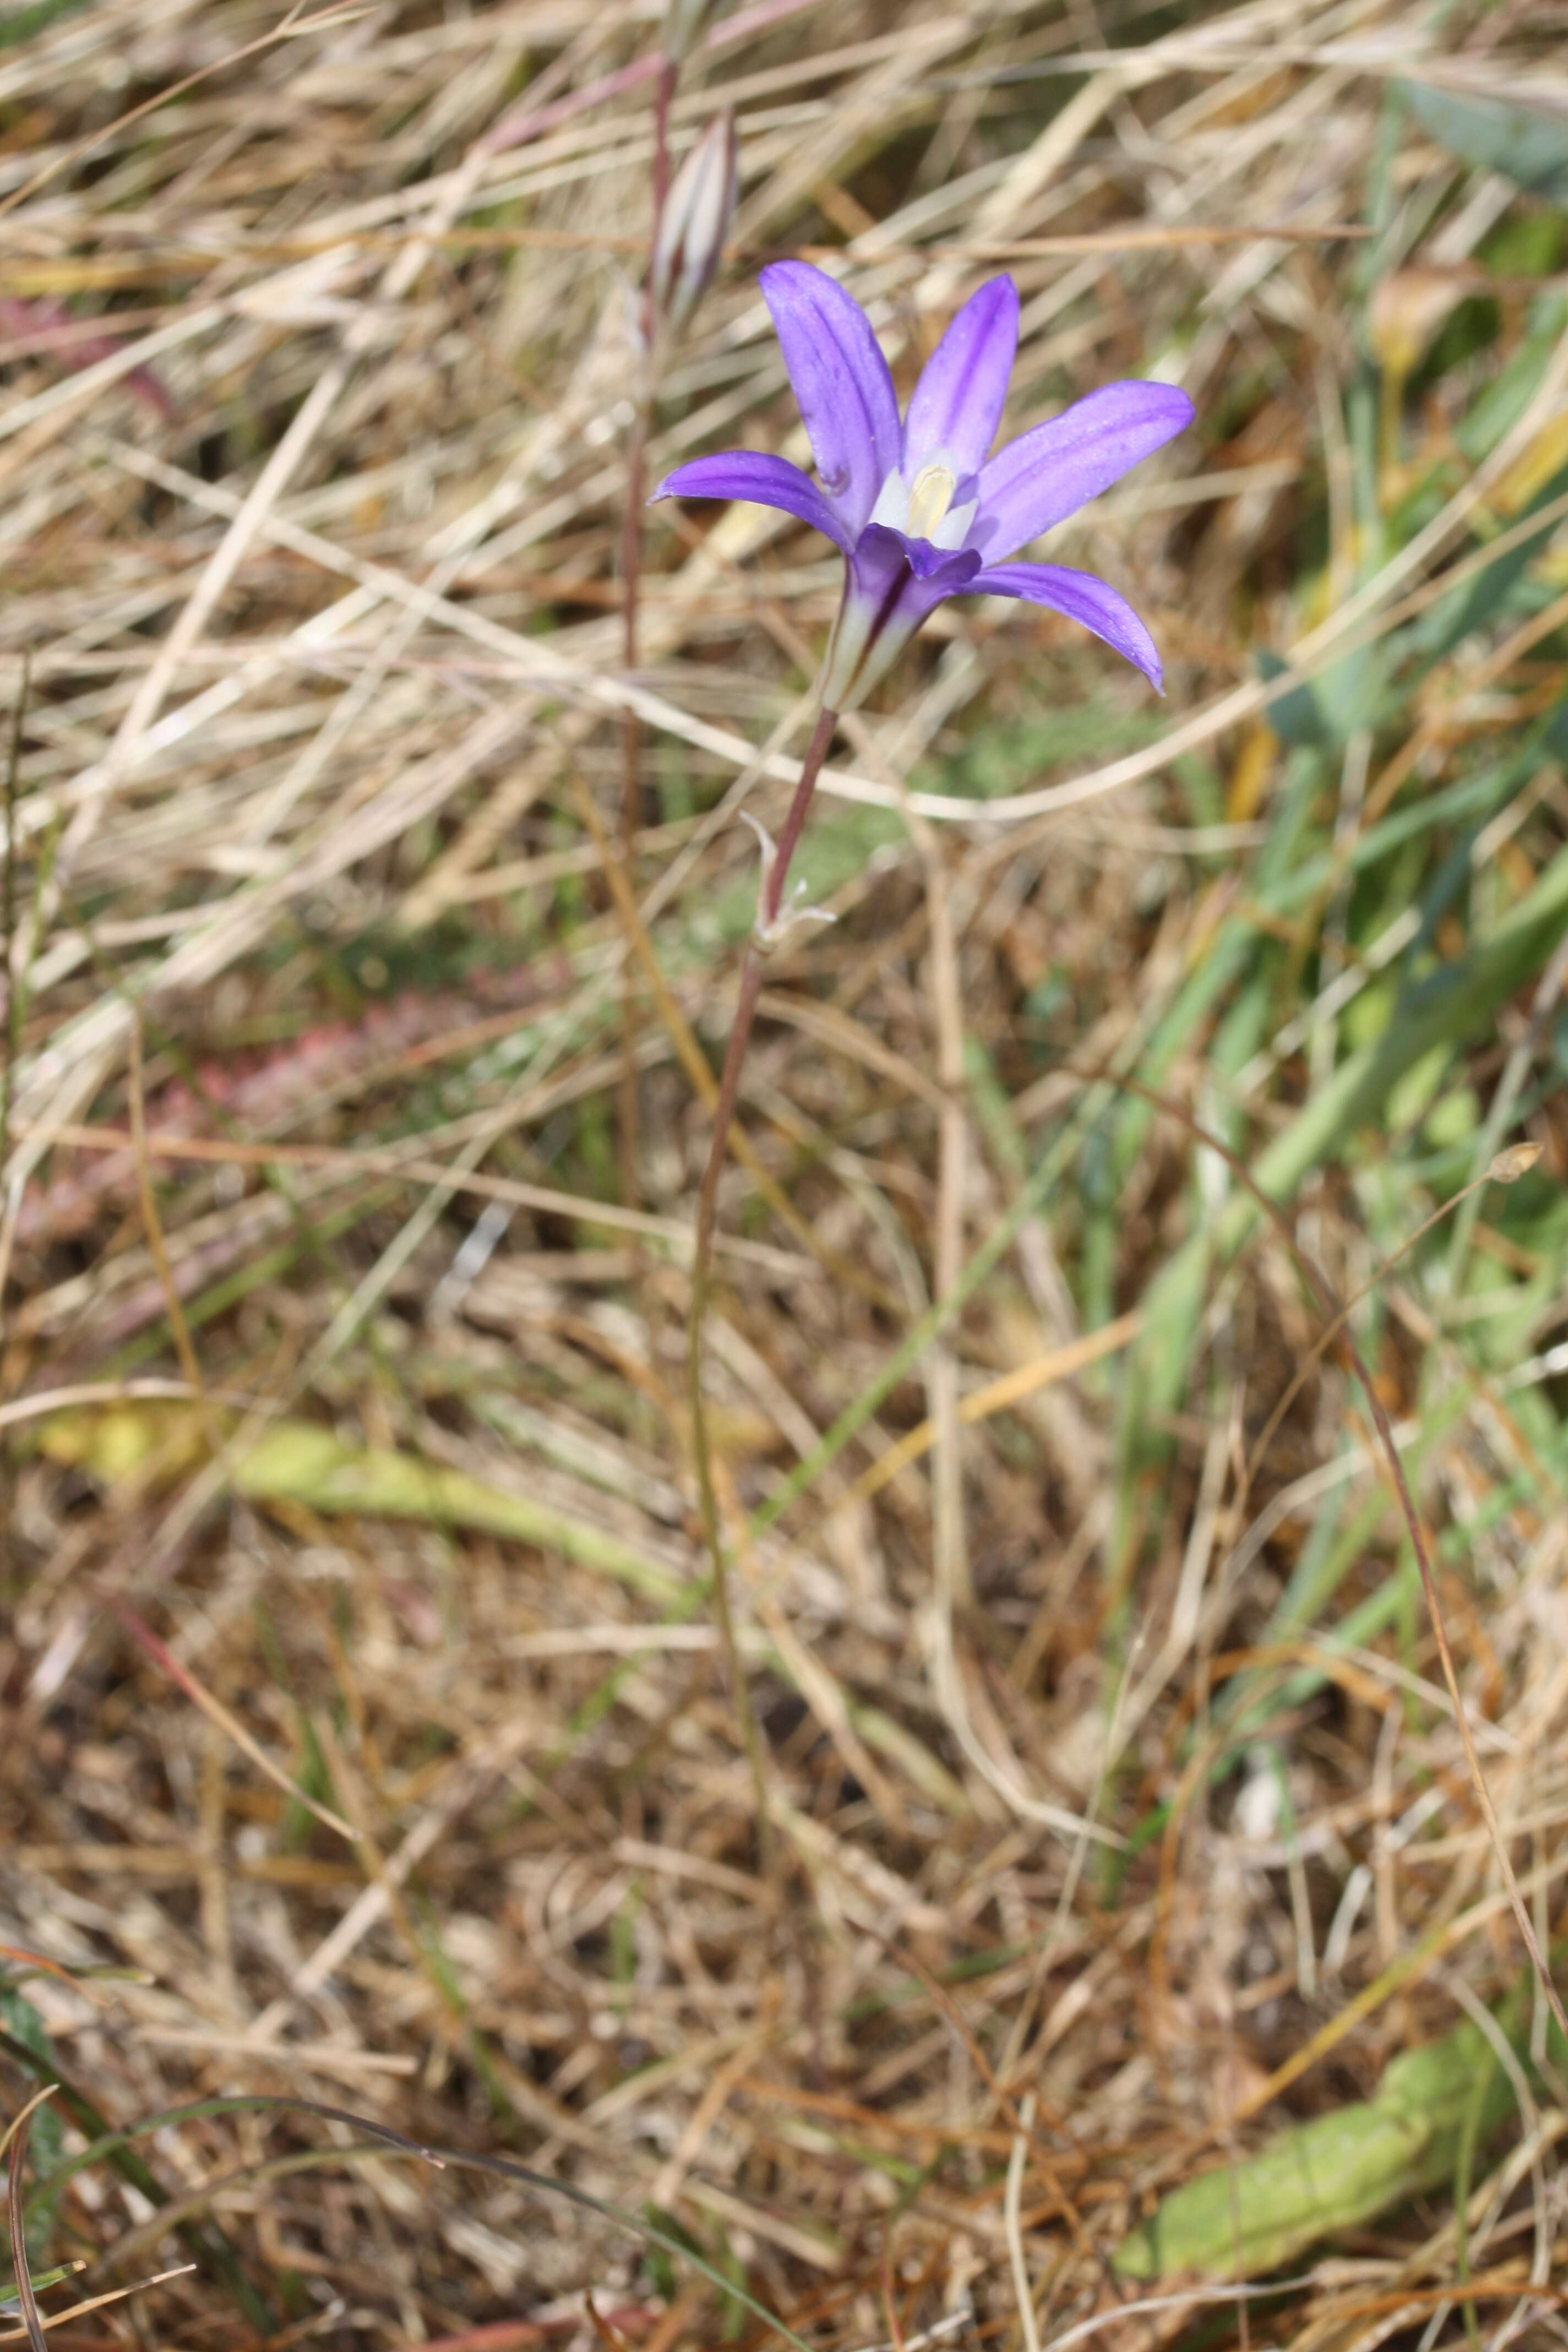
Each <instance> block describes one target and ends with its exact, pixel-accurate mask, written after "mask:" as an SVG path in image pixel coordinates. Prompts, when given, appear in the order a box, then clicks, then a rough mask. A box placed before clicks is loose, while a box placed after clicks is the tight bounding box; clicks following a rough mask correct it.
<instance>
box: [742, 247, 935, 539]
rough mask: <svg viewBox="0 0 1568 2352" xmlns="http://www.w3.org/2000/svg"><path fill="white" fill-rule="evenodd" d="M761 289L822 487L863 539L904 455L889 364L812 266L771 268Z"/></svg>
mask: <svg viewBox="0 0 1568 2352" xmlns="http://www.w3.org/2000/svg"><path fill="white" fill-rule="evenodd" d="M762 289H763V299H765V301H766V303H767V306H768V309H769V310H770V311H771V312H772V313H773V325H774V327H775V328H776V329H777V331H778V339H779V341H780V343H781V344H782V345H783V347H784V365H785V367H786V368H787V369H788V370H789V380H790V383H792V384H793V385H794V387H795V399H796V400H797V401H798V402H799V404H800V413H801V416H802V418H803V419H804V420H805V429H806V434H807V436H808V437H809V439H810V442H811V453H812V456H813V457H815V458H816V470H817V472H818V473H819V474H820V475H821V477H822V487H823V488H824V489H825V490H826V492H827V495H828V497H829V498H830V499H832V500H833V503H834V505H835V506H836V507H837V509H838V511H839V513H840V514H841V515H842V516H843V518H844V520H845V521H846V523H847V525H848V527H849V529H850V530H852V531H855V532H858V531H860V530H863V529H864V527H865V525H866V522H867V520H868V517H869V515H870V512H871V509H872V508H873V506H874V505H875V504H876V502H877V493H878V491H879V489H880V488H881V487H882V484H883V482H884V481H885V480H886V479H887V478H888V476H889V474H890V473H893V472H894V471H895V470H896V469H897V467H898V464H899V460H900V456H901V455H902V438H901V436H900V430H899V403H898V399H897V396H896V394H894V391H893V379H892V377H891V376H890V375H889V373H888V362H887V361H886V360H885V359H884V358H883V357H882V353H881V349H880V347H879V343H878V341H877V338H876V336H875V335H874V334H873V333H872V332H871V322H870V320H868V318H867V316H866V313H865V312H864V310H861V308H860V306H859V304H858V302H857V301H855V300H853V299H852V298H851V297H850V296H849V295H847V294H846V292H845V291H844V289H843V287H842V286H839V285H837V284H836V283H835V282H834V280H833V279H832V278H829V277H828V276H827V275H826V272H825V271H823V270H820V269H814V268H812V267H811V264H810V263H809V262H806V261H774V262H771V263H770V264H769V266H768V268H766V269H764V270H763V273H762Z"/></svg>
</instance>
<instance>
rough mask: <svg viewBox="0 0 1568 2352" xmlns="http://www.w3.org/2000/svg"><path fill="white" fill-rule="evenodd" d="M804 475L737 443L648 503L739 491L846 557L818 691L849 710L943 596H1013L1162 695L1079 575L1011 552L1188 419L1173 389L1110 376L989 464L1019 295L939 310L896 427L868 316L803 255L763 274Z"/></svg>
mask: <svg viewBox="0 0 1568 2352" xmlns="http://www.w3.org/2000/svg"><path fill="white" fill-rule="evenodd" d="M762 288H763V298H764V299H765V300H766V302H767V306H768V309H769V310H770V311H771V313H772V315H773V325H774V327H775V328H776V330H777V331H778V338H779V341H780V343H781V344H782V345H783V347H784V365H785V367H786V368H787V369H788V370H789V378H790V382H791V383H792V385H793V386H794V388H795V399H796V400H797V401H798V403H799V404H800V413H801V416H802V418H803V419H804V421H805V430H806V435H807V437H808V438H809V440H810V443H811V449H812V455H813V457H815V458H816V470H817V475H818V477H819V479H818V480H817V481H813V480H812V478H811V477H810V475H809V474H805V473H803V472H802V471H801V469H800V467H798V466H792V465H791V464H790V463H789V462H788V460H787V459H786V458H784V457H767V456H764V455H762V454H760V453H758V452H754V451H750V450H732V451H731V452H729V453H728V454H727V455H725V456H723V457H698V458H696V459H694V460H693V462H692V463H691V464H690V465H688V466H679V467H677V468H676V470H675V472H674V473H673V474H670V475H668V476H667V477H666V478H665V479H664V480H663V481H662V482H661V483H660V484H659V486H658V489H657V490H656V491H655V492H654V497H655V498H656V499H668V498H702V499H751V500H752V501H753V502H754V503H755V504H757V505H759V506H767V507H777V508H780V509H783V511H784V513H786V514H792V515H795V516H797V517H798V518H799V520H801V521H802V522H806V523H810V524H811V526H812V527H813V529H814V530H819V531H821V532H822V533H823V535H824V537H825V538H827V539H830V540H831V541H833V543H834V545H835V546H836V547H837V548H839V549H841V550H842V551H843V554H844V557H845V562H846V565H847V571H846V576H845V583H844V602H843V604H842V606H841V608H840V611H839V614H838V620H837V625H836V627H835V629H834V634H833V642H832V645H831V646H830V647H829V649H828V656H827V667H826V675H825V677H824V679H823V688H822V698H823V701H824V704H825V705H826V708H827V709H830V710H839V711H842V710H846V709H852V708H853V706H854V705H855V704H856V703H857V702H858V701H859V700H860V699H861V698H863V697H864V696H865V695H866V694H867V693H868V691H869V689H870V688H872V687H873V686H874V685H875V684H876V683H877V681H878V679H879V678H880V677H882V676H883V674H884V673H885V672H886V671H887V669H888V668H889V666H890V665H891V664H892V662H893V661H894V660H896V658H897V657H898V656H899V654H900V652H901V651H902V650H903V648H904V646H907V645H908V643H909V641H910V638H911V637H912V636H913V635H914V633H915V631H916V630H917V629H918V628H919V627H920V625H921V622H922V621H924V620H925V619H926V617H927V615H928V614H931V613H932V612H934V610H935V609H936V607H937V605H938V604H942V603H943V602H944V601H945V599H946V598H948V597H949V596H1017V597H1022V598H1024V599H1025V600H1026V602H1027V603H1029V604H1043V605H1045V606H1047V608H1048V609H1049V610H1050V611H1052V612H1054V613H1062V614H1066V615H1067V617H1068V619H1069V620H1073V621H1077V622H1079V623H1080V624H1081V625H1082V626H1083V627H1084V628H1086V629H1089V630H1091V631H1092V632H1093V634H1094V635H1096V636H1097V637H1100V638H1103V639H1104V641H1105V643H1106V644H1107V645H1109V646H1114V647H1115V649H1116V651H1117V652H1118V653H1119V654H1123V655H1125V656H1126V658H1127V659H1128V660H1129V661H1130V662H1132V663H1134V664H1135V665H1136V666H1137V667H1138V668H1139V669H1141V670H1142V673H1143V675H1144V677H1147V678H1148V679H1149V680H1150V681H1151V682H1152V685H1153V686H1154V687H1155V688H1156V689H1157V690H1162V691H1163V688H1162V684H1161V672H1160V656H1159V654H1158V653H1157V652H1156V650H1155V647H1154V641H1153V639H1152V637H1151V635H1149V632H1148V630H1147V629H1146V628H1145V627H1144V625H1143V624H1142V621H1141V620H1140V619H1139V617H1138V615H1137V614H1136V613H1135V612H1134V611H1133V610H1132V607H1131V604H1128V602H1127V601H1126V599H1125V597H1123V596H1121V595H1119V594H1118V593H1117V592H1116V590H1115V589H1114V588H1111V587H1108V586H1107V584H1106V583H1105V582H1104V581H1103V580H1097V579H1096V578H1095V577H1094V575H1093V574H1092V573H1091V572H1069V571H1068V570H1066V569H1065V568H1064V567H1063V566H1062V565H1060V564H1057V563H1017V562H1013V561H1012V559H1013V557H1014V556H1016V553H1017V551H1019V549H1020V548H1025V547H1027V546H1029V545H1030V544H1031V542H1032V541H1035V540H1037V539H1038V538H1040V536H1041V535H1042V534H1043V533H1044V532H1046V531H1047V530H1051V529H1052V527H1053V526H1054V525H1055V524H1057V523H1059V522H1065V521H1066V520H1067V518H1068V516H1069V515H1071V514H1076V513H1077V511H1078V509H1079V507H1081V506H1083V505H1084V504H1085V503H1086V502H1087V501H1088V500H1089V499H1092V498H1096V497H1098V495H1099V494H1100V491H1101V490H1104V489H1108V488H1110V484H1111V483H1112V482H1115V481H1119V480H1120V479H1121V476H1122V475H1123V474H1125V473H1126V472H1127V471H1128V469H1129V467H1132V466H1135V465H1136V464H1137V463H1138V461H1139V459H1140V458H1141V457H1149V456H1150V455H1151V454H1152V451H1154V450H1156V449H1158V448H1159V447H1161V446H1162V445H1163V443H1164V442H1166V441H1168V440H1170V438H1171V437H1172V436H1173V434H1176V433H1179V432H1180V431H1181V430H1182V428H1183V426H1184V425H1188V424H1190V423H1191V421H1192V416H1193V404H1192V402H1191V401H1190V400H1189V399H1188V398H1187V396H1186V394H1185V393H1184V392H1179V391H1178V390H1177V389H1176V387H1175V386H1174V385H1173V384H1166V383H1112V384H1107V385H1105V386H1104V387H1103V388H1102V389H1101V390H1100V391H1099V392H1091V393H1090V394H1089V396H1088V398H1087V399H1084V400H1080V401H1078V402H1076V403H1075V404H1074V405H1073V406H1072V407H1071V408H1069V409H1068V410H1066V411H1065V412H1064V413H1063V415H1060V416H1055V417H1052V418H1051V419H1050V420H1049V422H1048V423H1047V424H1045V425H1036V426H1035V427H1034V428H1033V430H1032V431H1031V432H1028V433H1026V434H1024V435H1022V436H1020V438H1019V439H1018V440H1016V441H1012V442H1009V443H1008V445H1007V446H1006V447H1005V448H1004V449H1000V450H998V451H997V453H996V455H995V456H994V457H992V456H991V454H990V452H991V444H992V442H993V441H994V439H995V437H996V427H997V425H998V424H999V423H1000V422H1001V417H1002V406H1003V403H1004V401H1005V399H1006V396H1007V379H1008V377H1009V375H1010V374H1011V373H1012V369H1013V359H1014V355H1015V353H1016V350H1017V346H1018V295H1017V289H1016V287H1015V286H1014V284H1013V281H1012V279H1011V278H992V279H990V281H989V282H988V283H987V284H986V285H984V286H982V287H981V289H980V290H979V292H978V293H976V294H973V295H972V296H971V298H970V299H969V300H968V301H967V302H966V303H965V304H964V306H963V310H960V311H959V312H958V314H957V316H956V317H955V318H954V319H953V320H952V324H951V325H950V326H949V328H948V330H947V332H946V333H945V334H944V335H943V337H942V341H941V342H940V343H939V344H938V345H937V347H936V349H935V351H934V352H932V353H931V358H930V359H929V360H928V361H927V362H926V365H925V368H924V370H923V371H922V373H921V379H920V382H919V383H917V384H916V386H915V389H914V394H913V396H912V397H911V399H910V406H909V414H908V415H907V416H905V417H904V418H903V419H902V421H901V422H900V416H899V404H898V396H897V394H895V392H894V390H893V379H892V376H891V375H890V373H889V369H888V362H887V361H886V360H885V359H884V358H883V356H882V353H881V350H880V348H879V344H878V341H877V338H876V336H875V335H874V334H873V333H872V331H871V324H870V321H869V320H868V318H867V316H866V314H865V312H864V311H863V310H861V309H860V306H859V304H858V302H856V301H854V300H853V299H852V298H851V297H850V296H849V295H848V294H847V293H846V292H845V291H844V289H843V288H842V287H841V286H839V285H838V284H837V282H836V280H835V279H833V278H829V277H827V276H826V273H825V272H824V271H822V270H820V269H814V268H812V267H811V265H810V264H809V263H808V262H804V261H778V262H773V263H772V264H771V265H770V266H769V267H768V268H766V269H764V270H763V273H762Z"/></svg>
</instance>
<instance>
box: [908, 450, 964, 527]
mask: <svg viewBox="0 0 1568 2352" xmlns="http://www.w3.org/2000/svg"><path fill="white" fill-rule="evenodd" d="M956 488H958V485H957V483H956V481H955V480H954V479H953V478H952V475H951V474H950V473H949V472H948V470H947V467H945V466H922V467H921V469H920V472H919V473H918V474H917V475H916V476H915V478H914V480H913V482H912V483H911V484H910V538H911V539H931V538H934V536H935V534H936V530H937V526H938V525H939V523H941V521H942V518H943V517H944V516H945V514H946V513H947V510H948V509H949V507H950V506H951V505H952V494H953V491H954V490H955V489H956Z"/></svg>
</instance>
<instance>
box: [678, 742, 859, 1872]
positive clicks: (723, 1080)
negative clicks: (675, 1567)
mask: <svg viewBox="0 0 1568 2352" xmlns="http://www.w3.org/2000/svg"><path fill="white" fill-rule="evenodd" d="M837 724H838V714H837V711H836V710H827V709H824V710H822V711H820V712H819V713H818V715H817V720H816V727H815V728H814V729H813V730H812V736H811V740H810V742H809V743H808V744H807V745H806V748H805V759H804V760H803V761H802V762H801V770H800V781H799V782H798V783H797V784H796V786H795V798H794V799H793V800H792V801H791V803H790V804H789V814H788V815H787V816H786V817H785V819H784V830H783V832H782V833H781V834H780V835H779V839H778V847H777V849H776V851H775V852H774V854H773V863H772V865H771V866H768V867H767V868H766V869H765V870H764V873H763V887H762V891H761V894H760V899H759V906H758V912H757V927H756V929H755V930H754V931H753V932H752V937H751V939H750V940H749V941H748V942H747V946H746V961H745V962H744V964H743V965H742V971H741V992H740V995H739V997H738V999H737V1000H736V1004H735V1017H734V1020H733V1021H732V1022H731V1024H730V1042H729V1044H728V1045H727V1046H726V1047H725V1050H724V1068H723V1072H722V1074H721V1077H720V1080H719V1099H718V1101H717V1102H716V1103H715V1104H714V1106H713V1136H712V1140H711V1141H710V1144H709V1147H708V1165H707V1166H706V1168H705V1169H704V1170H703V1171H702V1187H701V1190H700V1192H699V1193H698V1195H697V1224H696V1231H695V1235H694V1239H693V1247H692V1258H691V1308H690V1317H689V1322H688V1324H687V1348H686V1375H687V1395H688V1402H689V1408H690V1412H691V1450H692V1454H693V1456H694V1458H695V1461H696V1465H697V1494H698V1503H699V1507H700V1512H701V1517H702V1537H703V1541H704V1542H705V1544H706V1545H707V1547H708V1555H709V1558H710V1560H711V1562H712V1566H713V1613H714V1616H715V1617H716V1618H717V1620H718V1623H719V1638H720V1641H721V1643H722V1644H723V1650H724V1659H725V1664H726V1665H727V1666H728V1668H729V1673H730V1683H731V1691H732V1694H733V1696H734V1701H735V1712H736V1714H737V1716H738V1717H739V1718H740V1724H741V1732H742V1738H743V1740H744V1743H745V1748H746V1757H747V1761H748V1762H749V1763H750V1765H751V1768H752V1786H753V1789H754V1790H755V1794H756V1802H757V1844H758V1851H759V1859H760V1861H761V1862H762V1864H763V1867H764V1869H765V1868H767V1867H768V1866H769V1865H770V1864H771V1862H772V1855H773V1831H772V1823H771V1821H770V1817H769V1812H768V1783H767V1772H766V1769H765V1765H764V1759H763V1744H762V1737H761V1734H760V1733H759V1731H758V1728H757V1719H756V1717H755V1716H754V1714H753V1713H752V1700H751V1692H750V1689H749V1686H748V1685H747V1681H746V1675H745V1669H744V1666H743V1664H742V1659H741V1653H740V1648H739V1645H738V1643H737V1642H736V1639H735V1621H734V1615H733V1612H732V1610H731V1601H730V1577H729V1570H728V1568H727V1566H726V1563H725V1559H724V1541H723V1534H722V1530H721V1526H720V1519H719V1496H718V1490H717V1488H716V1486H715V1484H714V1478H713V1452H712V1445H711V1442H710V1436H709V1431H708V1416H707V1409H706V1407H705V1405H704V1402H703V1396H702V1341H703V1333H704V1328H705V1326H706V1323H707V1318H708V1300H709V1295H710V1290H711V1288H712V1276H713V1236H714V1234H715V1232H716V1230H717V1228H718V1223H719V1182H720V1179H721V1176H722V1175H723V1173H724V1160H725V1157H726V1154H727V1151H728V1147H729V1140H730V1129H731V1126H732V1125H733V1123H734V1118H735V1106H736V1104H737V1102H738V1101H739V1099H740V1094H741V1071H742V1066H743V1065H744V1063H745V1059H746V1048H747V1046H748V1045H750V1043H751V1037H752V1024H754V1022H755V1020H756V1017H757V999H758V998H759V996H760V995H761V994H762V991H763V961H764V958H765V955H766V952H767V950H766V945H765V942H766V940H767V938H768V934H769V933H770V931H771V930H772V928H773V924H775V923H776V922H777V920H778V919H779V914H780V911H781V909H782V908H783V906H784V886H785V884H786V883H787V881H788V880H789V868H790V860H791V859H792V858H793V856H795V845H796V844H797V842H798V841H799V839H800V835H801V829H802V827H803V826H804V825H805V816H806V811H807V810H808V809H809V808H810V806H811V797H812V794H813V793H814V792H815V791H816V780H817V777H818V776H819V775H820V774H821V772H822V763H823V761H825V760H826V757H827V752H828V747H829V745H830V744H831V743H832V741H833V734H834V730H835V729H836V728H837Z"/></svg>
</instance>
